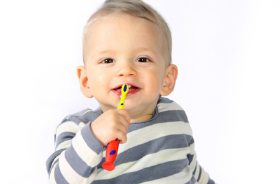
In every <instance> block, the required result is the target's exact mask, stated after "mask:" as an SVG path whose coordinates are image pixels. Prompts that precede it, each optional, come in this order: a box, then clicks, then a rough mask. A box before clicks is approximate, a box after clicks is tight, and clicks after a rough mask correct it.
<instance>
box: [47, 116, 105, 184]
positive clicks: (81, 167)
mask: <svg viewBox="0 0 280 184" xmlns="http://www.w3.org/2000/svg"><path fill="white" fill-rule="evenodd" d="M90 124H91V123H87V124H85V123H84V122H77V121H76V120H75V121H73V120H71V118H66V119H65V120H64V121H63V122H62V123H61V124H60V125H59V126H58V127H57V129H56V134H55V152H54V153H53V154H51V156H50V157H49V158H48V160H47V170H48V173H49V180H50V183H53V184H68V183H88V182H89V181H93V180H94V177H95V176H96V171H97V168H96V167H97V165H98V164H99V163H100V162H101V160H102V154H103V149H104V147H103V145H102V144H101V143H100V142H99V141H98V140H97V138H96V137H95V136H94V134H93V133H92V131H91V127H90Z"/></svg>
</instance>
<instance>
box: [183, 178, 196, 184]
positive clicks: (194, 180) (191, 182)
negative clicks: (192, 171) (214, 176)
mask: <svg viewBox="0 0 280 184" xmlns="http://www.w3.org/2000/svg"><path fill="white" fill-rule="evenodd" d="M196 183H197V181H196V179H195V177H194V176H192V178H191V180H190V181H188V182H187V183H186V184H196Z"/></svg>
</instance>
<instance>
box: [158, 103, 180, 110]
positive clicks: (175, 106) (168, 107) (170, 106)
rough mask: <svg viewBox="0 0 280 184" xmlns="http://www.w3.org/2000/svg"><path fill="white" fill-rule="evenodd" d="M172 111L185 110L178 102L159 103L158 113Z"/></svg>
mask: <svg viewBox="0 0 280 184" xmlns="http://www.w3.org/2000/svg"><path fill="white" fill-rule="evenodd" d="M171 110H183V109H182V107H180V106H179V105H178V104H177V103H176V102H172V103H159V104H158V111H159V112H164V111H171Z"/></svg>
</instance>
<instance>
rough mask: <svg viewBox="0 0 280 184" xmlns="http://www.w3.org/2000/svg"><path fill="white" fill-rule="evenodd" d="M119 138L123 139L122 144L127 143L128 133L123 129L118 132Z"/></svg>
mask: <svg viewBox="0 0 280 184" xmlns="http://www.w3.org/2000/svg"><path fill="white" fill-rule="evenodd" d="M117 138H118V139H119V140H120V141H121V143H122V144H123V143H126V141H127V136H126V133H125V132H123V131H121V130H119V131H118V132H117Z"/></svg>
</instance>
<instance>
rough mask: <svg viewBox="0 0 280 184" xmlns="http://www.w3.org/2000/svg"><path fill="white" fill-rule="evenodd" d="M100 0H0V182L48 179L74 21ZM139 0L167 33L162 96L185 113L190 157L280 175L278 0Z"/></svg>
mask: <svg viewBox="0 0 280 184" xmlns="http://www.w3.org/2000/svg"><path fill="white" fill-rule="evenodd" d="M102 2H103V1H101V0H95V1H90V0H85V1H69V0H60V1H57V0H48V1H47V0H45V1H42V0H25V1H20V0H11V1H5V2H4V1H1V2H0V64H1V65H0V66H1V69H0V75H1V76H0V84H1V92H0V93H1V95H0V104H1V105H0V108H1V109H0V110H1V111H0V112H1V133H0V141H1V142H0V143H1V144H0V145H1V146H0V147H1V151H0V153H1V155H0V169H1V179H0V181H1V183H3V184H4V183H5V184H11V183H28V184H31V183H32V184H39V183H40V184H43V183H48V177H47V172H46V169H45V161H46V159H47V157H48V156H49V155H50V154H51V153H52V151H53V149H54V147H53V134H54V130H55V127H56V126H57V125H58V124H59V122H60V121H61V120H62V118H63V117H64V116H65V115H67V114H70V113H73V112H76V111H79V110H81V109H84V108H86V107H91V108H95V107H96V103H95V101H94V100H88V99H86V98H84V97H83V96H82V94H81V93H80V90H79V86H78V80H77V78H76V73H75V69H76V66H77V65H79V64H81V63H82V55H81V40H82V39H81V38H82V29H83V26H84V24H85V22H86V20H87V19H88V17H89V15H90V14H91V13H92V12H93V11H94V10H95V9H96V8H97V7H98V6H99V5H101V3H102ZM146 2H148V3H150V4H151V5H152V6H154V7H155V8H156V9H157V10H158V11H159V12H160V13H161V14H162V15H163V16H164V17H165V19H166V20H167V22H168V23H169V25H170V27H171V30H172V33H173V45H174V47H173V62H174V63H175V64H177V65H178V67H179V78H178V83H177V85H176V89H175V91H174V93H173V94H172V95H170V98H172V99H174V100H176V101H177V102H178V103H179V104H181V106H183V107H184V109H185V110H186V112H187V115H188V118H189V121H190V123H191V126H192V128H193V132H194V137H195V141H196V150H197V154H198V160H199V162H200V163H201V165H202V166H203V167H204V168H205V169H206V170H207V171H208V172H209V173H210V175H211V177H212V178H214V179H215V180H216V181H217V182H218V183H221V184H237V183H238V184H240V183H244V184H245V183H279V182H280V179H279V174H278V172H279V168H278V167H279V165H280V158H279V155H280V151H279V141H278V140H280V135H279V131H280V129H279V126H278V124H279V123H280V118H279V116H280V105H279V104H280V87H279V85H280V84H279V83H280V82H279V80H280V72H279V70H280V67H279V62H280V36H279V35H280V25H279V24H280V23H279V22H280V1H278V0H263V1H262V0H208V1H207V0H172V1H171V0H169V1H156V0H147V1H146Z"/></svg>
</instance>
